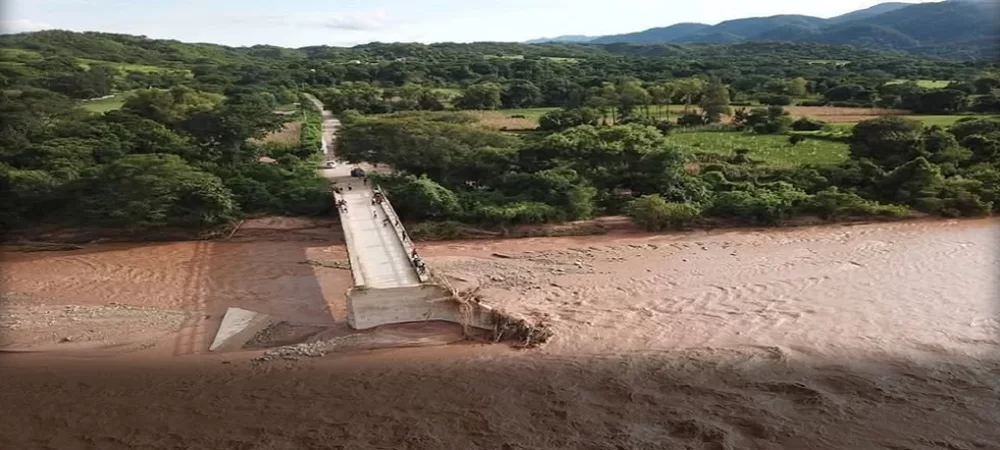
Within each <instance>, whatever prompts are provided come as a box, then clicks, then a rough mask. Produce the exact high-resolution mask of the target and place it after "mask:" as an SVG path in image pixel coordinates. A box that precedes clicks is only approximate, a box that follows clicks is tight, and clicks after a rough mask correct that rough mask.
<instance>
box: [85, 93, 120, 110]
mask: <svg viewBox="0 0 1000 450" xmlns="http://www.w3.org/2000/svg"><path fill="white" fill-rule="evenodd" d="M124 103H125V94H118V95H115V96H114V97H111V98H105V99H102V100H94V101H90V102H83V103H81V104H80V107H82V108H83V109H86V110H87V111H90V112H95V113H106V112H108V111H114V110H116V109H119V108H121V107H122V104H124Z"/></svg>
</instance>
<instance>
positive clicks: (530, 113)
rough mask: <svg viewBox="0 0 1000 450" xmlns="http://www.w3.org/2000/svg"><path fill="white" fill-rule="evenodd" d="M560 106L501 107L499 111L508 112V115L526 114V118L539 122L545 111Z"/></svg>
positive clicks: (553, 109)
mask: <svg viewBox="0 0 1000 450" xmlns="http://www.w3.org/2000/svg"><path fill="white" fill-rule="evenodd" d="M557 109H559V108H525V109H501V110H500V111H499V112H500V113H503V114H506V115H507V117H511V116H524V118H525V119H528V120H531V121H533V122H535V124H536V125H537V124H538V119H541V118H542V116H543V115H545V113H547V112H549V111H555V110H557Z"/></svg>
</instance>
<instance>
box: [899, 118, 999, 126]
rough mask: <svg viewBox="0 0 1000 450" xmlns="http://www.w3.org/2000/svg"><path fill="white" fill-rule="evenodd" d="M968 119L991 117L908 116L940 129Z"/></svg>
mask: <svg viewBox="0 0 1000 450" xmlns="http://www.w3.org/2000/svg"><path fill="white" fill-rule="evenodd" d="M966 117H989V116H970V115H963V116H959V115H952V116H906V118H908V119H914V120H919V121H921V122H923V123H924V125H927V126H934V125H937V126H940V127H950V126H952V125H954V124H955V122H958V121H959V120H962V119H964V118H966Z"/></svg>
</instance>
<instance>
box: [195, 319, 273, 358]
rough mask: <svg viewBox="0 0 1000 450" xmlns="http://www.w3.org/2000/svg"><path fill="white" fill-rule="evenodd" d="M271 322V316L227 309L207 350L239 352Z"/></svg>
mask: <svg viewBox="0 0 1000 450" xmlns="http://www.w3.org/2000/svg"><path fill="white" fill-rule="evenodd" d="M271 322H272V319H271V316H269V315H267V314H261V313H258V312H255V311H250V310H246V309H242V308H229V309H228V310H226V315H225V316H224V317H223V318H222V323H221V324H220V325H219V331H218V332H217V333H216V334H215V340H213V341H212V345H210V346H209V347H208V350H209V351H212V352H216V351H226V350H239V349H240V348H242V347H243V344H246V343H247V341H249V340H250V339H251V338H252V337H253V336H254V335H255V334H257V333H259V332H260V331H261V330H263V329H264V328H267V326H268V325H270V324H271Z"/></svg>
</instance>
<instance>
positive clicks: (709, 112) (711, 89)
mask: <svg viewBox="0 0 1000 450" xmlns="http://www.w3.org/2000/svg"><path fill="white" fill-rule="evenodd" d="M701 109H702V110H703V111H704V112H705V117H706V118H708V121H709V122H711V123H719V122H721V121H722V116H728V115H730V114H732V109H730V108H729V90H728V89H726V86H725V85H723V84H722V81H720V80H719V79H718V78H713V79H712V80H711V81H709V82H708V84H706V85H705V88H704V91H703V92H702V95H701Z"/></svg>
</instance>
